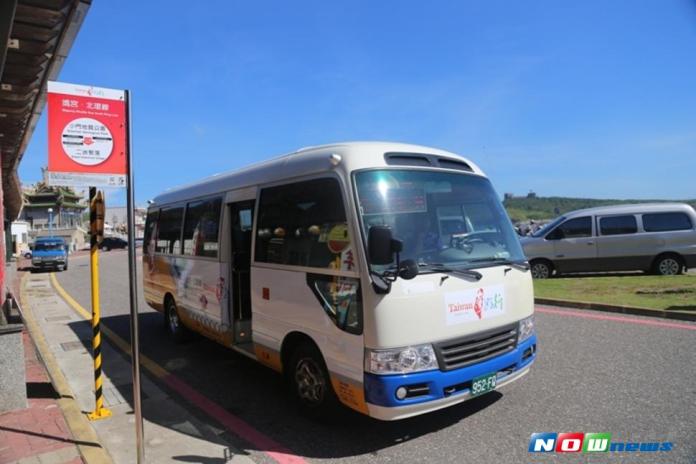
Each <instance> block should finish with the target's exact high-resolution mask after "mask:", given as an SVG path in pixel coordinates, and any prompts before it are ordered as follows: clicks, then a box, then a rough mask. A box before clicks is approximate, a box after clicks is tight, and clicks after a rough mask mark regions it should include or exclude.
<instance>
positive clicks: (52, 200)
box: [20, 182, 87, 232]
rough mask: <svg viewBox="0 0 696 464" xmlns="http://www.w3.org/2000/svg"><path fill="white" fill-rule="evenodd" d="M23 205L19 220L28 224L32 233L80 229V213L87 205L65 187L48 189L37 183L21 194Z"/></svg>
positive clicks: (79, 196)
mask: <svg viewBox="0 0 696 464" xmlns="http://www.w3.org/2000/svg"><path fill="white" fill-rule="evenodd" d="M23 194H24V195H23V196H24V203H23V207H22V213H21V214H20V218H21V219H22V220H24V221H26V222H28V223H29V227H30V229H31V230H32V231H35V232H38V231H41V230H47V229H49V221H52V222H51V227H52V228H53V229H73V228H78V227H79V228H82V213H83V211H84V210H85V209H86V208H87V205H86V204H84V203H83V202H82V200H83V199H82V196H81V195H79V194H77V193H75V192H74V191H73V190H72V189H70V188H67V187H49V186H48V185H46V184H44V183H43V182H38V183H37V184H36V185H34V186H33V187H30V188H27V189H25V190H24V192H23ZM49 210H50V211H49Z"/></svg>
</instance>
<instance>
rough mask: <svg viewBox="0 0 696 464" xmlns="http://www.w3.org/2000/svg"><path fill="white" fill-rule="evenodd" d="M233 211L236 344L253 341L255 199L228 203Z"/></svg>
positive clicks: (233, 317) (233, 292) (232, 265)
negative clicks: (252, 243) (252, 268)
mask: <svg viewBox="0 0 696 464" xmlns="http://www.w3.org/2000/svg"><path fill="white" fill-rule="evenodd" d="M228 208H229V210H230V211H229V212H230V215H229V217H230V226H231V227H230V233H231V237H230V239H231V240H230V243H231V253H232V255H231V257H230V264H231V265H230V269H231V271H230V272H231V276H230V278H231V280H230V281H231V283H232V295H231V302H232V308H231V309H232V319H233V321H234V328H235V342H236V343H241V342H246V341H251V280H250V277H251V274H250V270H251V238H252V222H253V218H254V200H245V201H238V202H235V203H230V204H228Z"/></svg>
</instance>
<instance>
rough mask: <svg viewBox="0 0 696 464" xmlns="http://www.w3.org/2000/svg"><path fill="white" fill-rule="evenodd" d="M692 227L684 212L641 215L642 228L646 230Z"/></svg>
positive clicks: (661, 230)
mask: <svg viewBox="0 0 696 464" xmlns="http://www.w3.org/2000/svg"><path fill="white" fill-rule="evenodd" d="M693 227H694V225H693V224H692V223H691V219H689V216H687V215H686V214H685V213H650V214H644V215H643V229H645V231H646V232H665V231H668V230H690V229H693Z"/></svg>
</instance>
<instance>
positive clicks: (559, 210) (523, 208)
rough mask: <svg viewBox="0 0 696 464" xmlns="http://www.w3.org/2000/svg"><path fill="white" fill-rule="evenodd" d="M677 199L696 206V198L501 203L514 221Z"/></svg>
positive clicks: (525, 199)
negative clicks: (595, 208) (589, 209)
mask: <svg viewBox="0 0 696 464" xmlns="http://www.w3.org/2000/svg"><path fill="white" fill-rule="evenodd" d="M671 201H677V202H679V203H688V204H690V205H691V206H693V207H694V208H696V200H604V199H602V200H599V199H595V198H567V197H512V198H509V197H508V198H505V200H504V201H503V205H504V206H505V209H506V210H507V212H508V214H509V215H510V218H511V219H512V220H513V222H515V221H524V220H527V219H552V218H554V217H556V216H558V215H559V214H563V213H567V212H568V211H573V210H576V209H584V208H594V207H596V206H608V205H619V204H628V203H667V202H671Z"/></svg>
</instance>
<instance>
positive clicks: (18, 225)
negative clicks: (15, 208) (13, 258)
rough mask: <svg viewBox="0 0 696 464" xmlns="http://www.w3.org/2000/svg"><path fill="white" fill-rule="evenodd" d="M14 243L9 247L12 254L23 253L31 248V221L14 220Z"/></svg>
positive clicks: (11, 230)
mask: <svg viewBox="0 0 696 464" xmlns="http://www.w3.org/2000/svg"><path fill="white" fill-rule="evenodd" d="M10 237H11V240H12V244H11V246H10V247H8V250H9V252H10V254H13V255H22V254H24V253H25V252H26V251H27V250H29V223H28V222H26V221H14V222H12V225H11V226H10Z"/></svg>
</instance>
